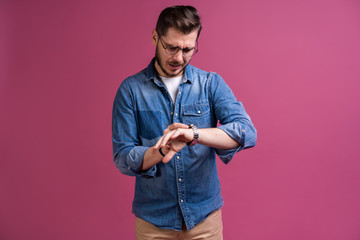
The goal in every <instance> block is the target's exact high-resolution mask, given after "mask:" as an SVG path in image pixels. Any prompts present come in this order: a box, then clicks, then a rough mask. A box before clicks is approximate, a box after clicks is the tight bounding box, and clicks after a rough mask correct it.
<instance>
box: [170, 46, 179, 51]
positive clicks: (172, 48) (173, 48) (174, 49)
mask: <svg viewBox="0 0 360 240" xmlns="http://www.w3.org/2000/svg"><path fill="white" fill-rule="evenodd" d="M177 49H178V48H177V47H169V50H170V51H174V52H175V51H177Z"/></svg>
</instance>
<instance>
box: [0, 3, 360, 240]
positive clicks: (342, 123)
mask: <svg viewBox="0 0 360 240" xmlns="http://www.w3.org/2000/svg"><path fill="white" fill-rule="evenodd" d="M123 2H124V1H116V0H110V1H103V0H92V1H80V0H72V1H70V0H69V1H48V0H35V1H25V0H24V1H20V0H2V1H1V2H0V28H1V31H0V41H1V42H0V43H1V44H0V79H1V81H0V112H1V115H0V150H1V151H0V159H1V160H0V239H1V240H13V239H16V240H18V239H37V240H45V239H54V240H56V239H68V240H72V239H89V240H95V239H96V240H97V239H134V234H133V224H134V216H133V215H132V214H131V202H132V197H133V188H134V179H133V178H131V177H127V176H123V175H121V174H120V172H118V170H117V169H116V167H115V166H114V164H113V162H112V143H111V110H112V103H113V98H114V95H115V92H116V90H117V88H118V86H119V84H120V83H121V81H122V80H123V79H124V78H125V77H127V76H129V75H131V74H134V73H136V72H138V71H139V70H141V69H143V68H144V67H145V66H147V64H148V63H149V61H150V60H151V58H152V56H153V54H154V47H153V45H152V43H151V38H150V37H151V30H152V28H153V27H154V26H155V22H156V19H157V16H158V14H159V13H160V11H161V10H162V9H163V8H164V7H166V6H169V4H175V3H181V4H189V3H191V4H193V5H194V6H196V7H197V8H198V10H199V12H200V15H201V17H202V20H203V26H204V29H203V32H202V34H201V36H200V39H199V48H200V51H199V53H198V55H196V56H195V57H194V58H193V60H192V64H193V65H195V66H197V67H200V68H202V69H204V70H207V71H215V72H218V73H220V74H221V75H222V76H223V78H224V79H225V81H226V82H227V83H228V84H229V85H230V87H231V88H232V89H233V91H234V93H235V95H236V96H237V97H238V99H239V100H241V101H242V102H243V103H244V105H245V107H246V109H247V111H248V112H249V113H250V115H251V117H252V119H253V122H254V124H255V126H256V127H257V129H258V145H257V146H256V147H255V148H254V149H251V150H246V151H244V152H241V153H239V154H237V155H236V157H235V159H233V160H232V162H231V163H230V164H229V165H228V166H225V165H224V164H223V163H221V162H220V161H219V162H218V163H219V164H218V165H219V171H220V173H219V174H220V178H221V183H222V192H223V196H224V199H225V206H224V208H223V221H224V237H225V239H227V240H229V239H245V240H264V239H266V240H273V239H274V240H275V239H276V240H288V239H292V240H303V239H307V240H312V239H317V240H318V239H324V240H335V239H341V240H343V239H346V240H358V239H360V174H359V168H360V161H359V160H360V146H359V143H360V127H359V124H360V107H359V103H360V95H359V93H358V92H359V89H360V67H359V62H360V61H359V56H360V47H359V45H360V44H359V43H360V3H359V1H356V0H316V1H309V0H305V1H288V0H274V1H268V0H252V1H235V0H232V1H223V2H222V3H220V1H214V0H197V1H168V0H162V1H147V0H142V1H140V0H137V1H127V3H123Z"/></svg>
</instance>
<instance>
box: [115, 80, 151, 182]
mask: <svg viewBox="0 0 360 240" xmlns="http://www.w3.org/2000/svg"><path fill="white" fill-rule="evenodd" d="M130 89H131V88H130V87H128V86H127V85H126V81H124V82H123V83H122V84H121V86H120V87H119V89H118V91H117V93H116V96H115V99H114V105H113V112H112V142H113V161H114V163H115V165H116V167H117V168H118V169H119V170H120V172H121V173H123V174H125V175H129V176H144V177H154V176H155V173H156V165H155V166H153V167H152V168H150V169H148V170H146V171H141V170H140V168H141V165H142V162H143V159H144V155H145V152H146V150H147V149H148V148H149V147H148V146H141V144H140V141H139V138H138V135H139V134H138V127H137V125H136V122H137V121H136V111H135V108H134V101H133V99H134V98H133V95H132V92H131V90H130Z"/></svg>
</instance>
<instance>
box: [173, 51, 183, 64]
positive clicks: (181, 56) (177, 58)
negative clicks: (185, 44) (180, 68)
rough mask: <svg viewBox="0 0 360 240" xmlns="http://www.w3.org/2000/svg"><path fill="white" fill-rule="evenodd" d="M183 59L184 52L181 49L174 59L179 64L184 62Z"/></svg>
mask: <svg viewBox="0 0 360 240" xmlns="http://www.w3.org/2000/svg"><path fill="white" fill-rule="evenodd" d="M182 58H183V52H182V50H181V49H179V50H178V52H177V53H175V55H174V59H175V60H176V61H177V62H182Z"/></svg>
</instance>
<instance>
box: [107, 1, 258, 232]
mask: <svg viewBox="0 0 360 240" xmlns="http://www.w3.org/2000/svg"><path fill="white" fill-rule="evenodd" d="M200 31H201V23H200V18H199V15H198V12H197V10H196V9H195V8H194V7H191V6H174V7H169V8H166V9H164V10H163V11H162V12H161V14H160V16H159V19H158V22H157V25H156V29H154V30H153V32H152V42H153V44H154V46H155V47H156V54H155V58H154V59H153V60H152V61H151V63H150V64H149V66H148V67H147V68H145V69H144V70H142V71H141V72H139V73H137V74H135V75H133V76H131V77H129V78H127V79H125V80H124V81H123V82H122V84H121V86H120V88H119V90H118V92H117V94H116V97H115V100H114V107H113V119H112V130H113V150H114V163H115V165H116V166H117V167H118V169H119V170H120V172H122V173H123V174H126V175H130V176H136V184H135V196H134V201H133V210H132V211H133V213H134V214H135V216H136V223H135V232H136V238H137V239H193V238H194V239H195V238H196V239H222V220H221V212H220V208H221V207H222V206H223V199H222V197H221V193H220V183H219V177H218V174H217V169H216V159H215V154H217V155H218V156H219V158H220V159H221V160H222V161H223V162H224V163H226V164H227V163H229V161H230V160H231V159H232V158H233V156H234V154H235V153H236V152H238V151H240V150H242V149H245V148H249V147H253V146H255V144H256V138H257V135H256V129H255V127H254V126H253V124H252V122H251V120H250V117H249V116H248V114H247V113H246V111H245V109H244V107H243V105H242V104H241V103H240V102H238V101H237V100H236V98H235V96H234V95H233V93H232V91H231V90H230V88H229V87H228V86H227V85H226V83H225V82H224V81H223V79H222V78H221V77H220V76H219V75H218V74H216V73H213V72H210V73H209V72H205V71H202V70H200V69H198V68H195V67H194V66H191V65H189V62H190V60H191V58H192V56H193V55H194V54H195V53H196V52H197V40H198V37H199V34H200ZM218 121H219V122H220V124H221V126H218V127H217V123H218Z"/></svg>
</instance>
